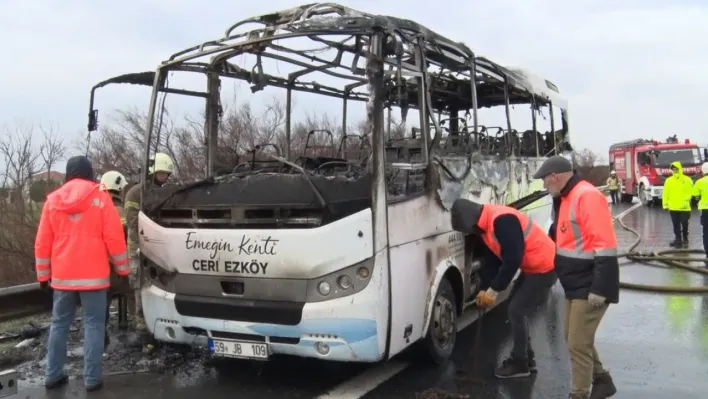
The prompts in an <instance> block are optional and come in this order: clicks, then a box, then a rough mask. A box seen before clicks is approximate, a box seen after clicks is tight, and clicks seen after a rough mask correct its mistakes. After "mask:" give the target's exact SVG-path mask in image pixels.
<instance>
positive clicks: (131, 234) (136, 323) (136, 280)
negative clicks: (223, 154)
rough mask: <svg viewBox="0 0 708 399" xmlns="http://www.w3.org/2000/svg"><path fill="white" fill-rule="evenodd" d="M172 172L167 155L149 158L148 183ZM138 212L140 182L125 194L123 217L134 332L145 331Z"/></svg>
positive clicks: (156, 182) (157, 183)
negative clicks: (125, 228) (126, 229)
mask: <svg viewBox="0 0 708 399" xmlns="http://www.w3.org/2000/svg"><path fill="white" fill-rule="evenodd" d="M173 172H174V163H173V162H172V158H170V156H169V155H167V154H165V153H162V152H158V153H156V154H155V156H154V157H153V158H152V159H151V160H150V165H149V168H148V184H150V185H154V186H158V187H160V186H162V185H164V184H165V183H166V182H167V179H169V177H170V175H172V173H173ZM139 212H140V184H136V185H134V186H133V187H131V188H130V190H128V192H127V193H126V194H125V219H126V224H127V226H128V252H129V254H130V288H131V290H132V294H131V295H130V298H129V299H128V310H129V311H130V312H131V313H132V316H133V328H134V329H135V331H136V332H138V333H141V334H143V336H145V335H144V333H147V331H148V330H147V326H146V325H145V318H144V316H143V305H142V293H141V292H140V289H141V286H142V284H141V281H140V280H141V279H142V273H141V270H140V256H139V244H140V239H139V237H138V214H139Z"/></svg>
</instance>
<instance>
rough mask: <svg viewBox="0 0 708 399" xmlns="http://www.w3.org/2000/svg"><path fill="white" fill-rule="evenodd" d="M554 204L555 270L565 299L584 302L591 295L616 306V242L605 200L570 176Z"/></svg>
mask: <svg viewBox="0 0 708 399" xmlns="http://www.w3.org/2000/svg"><path fill="white" fill-rule="evenodd" d="M556 204H557V206H558V209H557V210H556V213H555V214H556V216H555V218H556V219H555V222H554V227H555V241H556V258H555V266H556V273H557V275H558V279H559V280H560V282H561V285H562V286H563V290H564V291H565V295H566V297H567V298H568V299H587V297H588V294H589V293H594V294H597V295H600V296H603V297H605V298H606V299H607V301H608V302H609V303H617V302H619V264H618V261H617V238H616V236H615V230H614V227H613V226H612V214H611V213H610V209H609V207H608V206H607V198H606V197H605V195H604V194H603V193H602V192H600V190H598V189H597V188H596V187H594V186H593V185H592V184H590V183H588V182H586V181H583V180H581V179H580V178H579V177H577V176H573V177H572V178H571V179H570V181H568V184H567V185H566V187H565V188H564V189H563V190H562V191H561V198H560V201H558V202H557V203H556Z"/></svg>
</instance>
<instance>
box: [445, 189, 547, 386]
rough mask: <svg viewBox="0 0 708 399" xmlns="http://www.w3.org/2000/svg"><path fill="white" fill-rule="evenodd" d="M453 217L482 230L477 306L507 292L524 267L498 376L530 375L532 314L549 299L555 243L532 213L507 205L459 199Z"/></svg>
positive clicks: (458, 226)
mask: <svg viewBox="0 0 708 399" xmlns="http://www.w3.org/2000/svg"><path fill="white" fill-rule="evenodd" d="M451 218H452V226H453V228H454V229H455V230H457V231H460V232H463V233H467V234H475V233H479V234H480V235H481V239H482V241H483V242H484V244H485V247H483V248H484V249H485V250H486V251H485V253H484V255H482V259H483V262H482V265H483V266H482V270H481V272H480V274H481V277H482V278H481V280H482V282H481V284H480V288H481V291H480V292H479V293H478V294H477V298H476V302H477V306H479V307H480V308H482V309H486V308H489V307H491V306H493V305H494V304H495V303H496V300H497V295H498V293H499V292H502V291H504V290H505V289H506V288H507V287H508V286H509V284H511V280H512V279H513V278H514V276H515V275H516V273H517V271H519V270H521V275H520V277H519V278H518V280H517V282H516V284H515V285H514V288H513V291H514V292H513V294H512V296H511V300H510V303H509V322H510V323H511V331H512V333H511V334H512V339H513V348H512V350H511V356H510V357H509V358H508V359H506V360H504V361H503V362H502V364H501V366H500V367H498V368H497V369H496V370H495V372H494V375H495V376H496V377H497V378H519V377H528V376H530V375H531V372H532V371H533V372H535V371H536V361H535V359H534V352H533V350H532V349H531V339H530V336H529V327H528V316H529V315H530V314H531V313H532V312H533V311H534V310H535V309H536V307H537V306H538V305H539V304H540V303H541V302H542V301H543V299H544V298H546V296H547V295H548V292H549V291H550V289H551V286H553V284H554V283H555V281H556V276H555V273H554V271H553V258H554V256H555V245H554V244H553V241H552V240H551V239H550V238H549V237H548V235H546V232H545V231H544V230H543V229H542V228H541V227H540V226H538V225H537V224H536V223H534V222H533V221H531V219H529V217H528V216H526V215H525V214H524V213H522V212H519V211H518V210H516V209H514V208H511V207H508V206H503V205H495V204H484V205H482V204H479V203H476V202H472V201H468V200H466V199H458V200H457V201H455V203H454V204H453V205H452V210H451Z"/></svg>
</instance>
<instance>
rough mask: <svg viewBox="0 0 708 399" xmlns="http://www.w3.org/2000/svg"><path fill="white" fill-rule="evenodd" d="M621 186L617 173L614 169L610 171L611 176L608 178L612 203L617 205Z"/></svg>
mask: <svg viewBox="0 0 708 399" xmlns="http://www.w3.org/2000/svg"><path fill="white" fill-rule="evenodd" d="M619 188H620V182H619V179H618V178H617V173H616V172H615V171H614V170H613V171H612V172H610V177H608V178H607V189H608V190H609V191H610V198H612V205H616V204H617V202H619Z"/></svg>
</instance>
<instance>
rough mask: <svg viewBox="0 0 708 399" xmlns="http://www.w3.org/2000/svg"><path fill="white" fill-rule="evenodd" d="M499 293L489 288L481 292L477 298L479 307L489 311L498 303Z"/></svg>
mask: <svg viewBox="0 0 708 399" xmlns="http://www.w3.org/2000/svg"><path fill="white" fill-rule="evenodd" d="M497 294H498V293H497V292H496V291H494V290H493V289H491V288H489V289H487V290H486V291H480V292H479V293H478V294H477V297H476V298H475V302H476V303H477V306H478V307H480V308H482V309H488V308H491V307H492V306H494V304H495V303H497Z"/></svg>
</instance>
